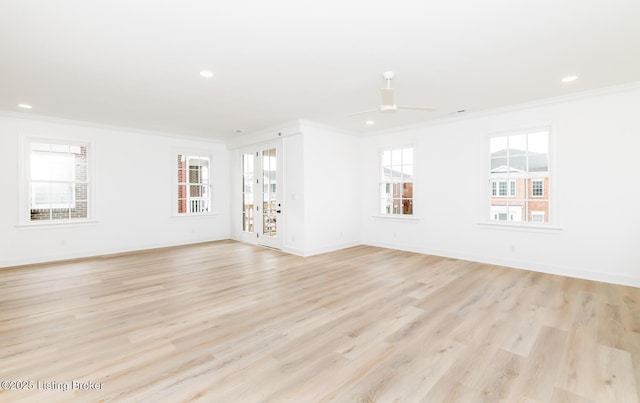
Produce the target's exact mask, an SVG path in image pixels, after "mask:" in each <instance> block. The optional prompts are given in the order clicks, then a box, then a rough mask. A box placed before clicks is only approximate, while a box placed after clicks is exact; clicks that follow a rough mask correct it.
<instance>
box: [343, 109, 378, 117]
mask: <svg viewBox="0 0 640 403" xmlns="http://www.w3.org/2000/svg"><path fill="white" fill-rule="evenodd" d="M379 110H380V108H375V109H367V110H366V111H360V112H353V113H347V114H346V115H344V116H355V115H362V114H364V113H370V112H377V111H379Z"/></svg>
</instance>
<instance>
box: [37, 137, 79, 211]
mask: <svg viewBox="0 0 640 403" xmlns="http://www.w3.org/2000/svg"><path fill="white" fill-rule="evenodd" d="M27 147H28V148H27V150H28V154H27V155H28V164H27V189H28V191H29V221H31V222H47V221H62V220H77V219H87V218H89V186H90V183H89V145H88V144H86V143H75V142H66V141H52V140H44V139H28V140H27Z"/></svg>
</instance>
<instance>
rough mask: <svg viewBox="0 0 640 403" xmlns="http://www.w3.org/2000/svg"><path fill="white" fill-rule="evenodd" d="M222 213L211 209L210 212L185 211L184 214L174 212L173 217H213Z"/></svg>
mask: <svg viewBox="0 0 640 403" xmlns="http://www.w3.org/2000/svg"><path fill="white" fill-rule="evenodd" d="M216 215H220V213H219V212H218V211H211V212H209V213H184V214H173V215H172V216H171V218H177V219H181V218H198V217H211V216H216Z"/></svg>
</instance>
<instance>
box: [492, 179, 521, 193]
mask: <svg viewBox="0 0 640 403" xmlns="http://www.w3.org/2000/svg"><path fill="white" fill-rule="evenodd" d="M496 189H497V190H496ZM491 195H492V196H502V197H504V196H506V195H507V181H493V182H491ZM515 195H516V181H509V196H515Z"/></svg>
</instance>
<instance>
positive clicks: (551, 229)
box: [477, 221, 564, 233]
mask: <svg viewBox="0 0 640 403" xmlns="http://www.w3.org/2000/svg"><path fill="white" fill-rule="evenodd" d="M477 224H478V225H479V226H481V227H485V228H487V229H497V230H505V231H523V232H527V231H530V232H548V233H558V232H560V231H563V230H564V228H562V227H558V226H554V225H549V224H535V223H529V224H517V223H510V222H491V221H485V222H479V223H477Z"/></svg>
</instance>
